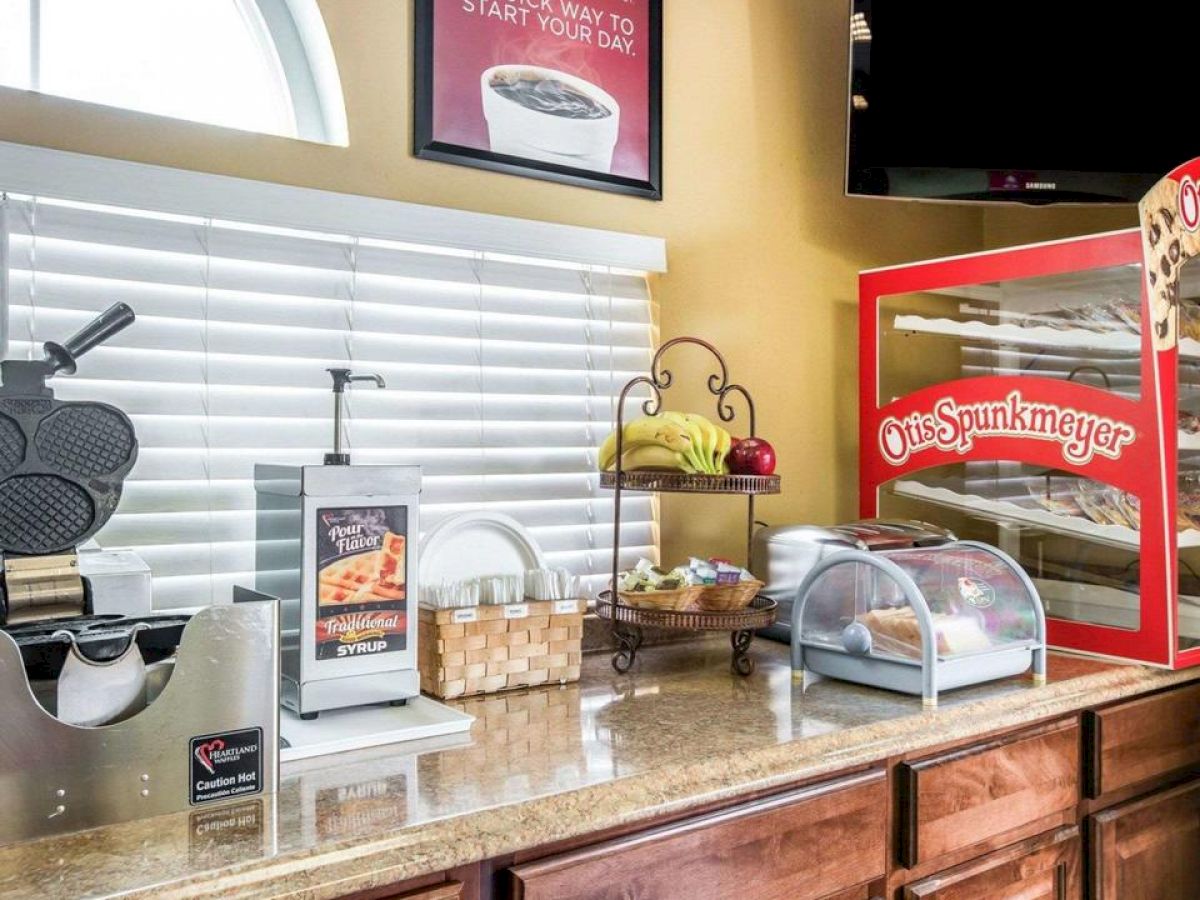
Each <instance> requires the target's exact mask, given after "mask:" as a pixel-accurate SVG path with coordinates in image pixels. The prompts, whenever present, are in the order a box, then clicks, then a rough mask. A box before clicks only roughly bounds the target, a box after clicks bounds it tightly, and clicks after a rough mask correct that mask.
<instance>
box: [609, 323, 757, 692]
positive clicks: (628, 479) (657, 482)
mask: <svg viewBox="0 0 1200 900" xmlns="http://www.w3.org/2000/svg"><path fill="white" fill-rule="evenodd" d="M678 344H695V345H697V346H699V347H703V348H704V349H705V350H707V351H708V352H709V353H710V354H712V356H713V357H714V358H715V359H716V362H717V367H718V371H717V372H715V373H713V374H711V375H709V376H708V390H709V393H710V394H712V395H713V396H714V397H715V398H716V406H717V416H718V417H719V418H720V420H721V421H722V422H732V421H733V420H734V418H735V417H736V413H735V412H734V409H733V406H732V405H731V404H730V402H729V399H730V397H731V396H732V395H735V394H736V395H739V396H740V397H741V398H742V399H743V400H744V401H745V404H746V408H747V411H748V417H747V418H748V422H747V424H748V425H749V426H750V428H749V432H748V437H754V435H755V417H754V400H753V399H752V398H751V397H750V393H749V392H748V391H747V390H746V389H745V388H744V387H742V386H741V385H740V384H733V383H730V381H729V368H728V366H726V364H725V359H724V357H723V356H721V354H720V353H719V352H718V351H717V349H716V348H715V347H714V346H713V345H712V344H710V343H708V342H707V341H703V340H701V339H699V338H694V337H678V338H673V339H672V340H669V341H667V342H666V343H665V344H663V345H662V346H661V347H659V348H658V351H657V352H656V353H655V354H654V359H653V360H652V361H651V363H650V374H649V375H639V376H638V377H637V378H634V379H632V380H631V381H629V382H628V383H626V385H625V387H624V388H622V389H621V394H620V397H619V399H618V401H617V425H616V428H617V431H616V434H617V447H616V454H617V456H616V470H615V471H611V472H602V473H601V475H600V485H601V487H607V488H612V490H613V492H614V495H613V553H612V582H611V585H612V587H611V589H610V590H609V591H605V592H604V593H602V594H601V595H600V598H599V602H598V603H597V606H596V612H597V614H598V615H600V616H601V617H602V618H606V619H609V620H610V621H611V622H612V633H613V639H614V640H615V641H616V643H617V651H616V653H614V654H613V658H612V664H613V668H614V669H616V670H617V671H618V672H622V673H624V672H628V671H629V670H630V669H631V668H632V667H633V663H634V660H635V659H636V658H637V652H638V649H639V648H640V647H641V645H642V641H643V634H642V628H643V626H654V627H658V628H676V629H681V630H691V631H726V632H729V643H730V646H731V648H732V650H733V658H732V661H731V665H732V668H733V671H734V672H736V673H737V674H738V675H743V676H745V675H749V674H750V673H751V672H753V671H754V660H753V659H751V658H750V656H749V652H748V651H749V649H750V644H751V642H752V641H753V640H754V632H755V631H756V630H757V629H759V628H766V627H767V626H768V625H770V624H772V623H773V622H774V621H775V612H776V604H775V601H774V600H770V599H767V598H765V597H756V598H755V599H754V602H753V603H752V604H751V605H750V606H749V607H747V608H746V609H743V610H737V611H734V612H715V611H713V612H709V611H703V610H683V611H674V610H665V609H642V608H640V607H634V606H629V605H627V604H625V603H622V602H621V597H620V592H619V591H617V589H616V586H617V583H618V575H619V574H620V556H621V499H622V495H623V493H624V491H626V490H635V491H660V492H667V493H681V494H739V495H742V496H744V497H746V501H747V502H746V506H747V512H746V564H747V566H748V565H749V563H750V549H751V541H752V539H753V534H754V498H755V496H756V495H758V494H778V493H779V489H780V479H779V476H778V475H690V474H686V473H683V472H661V471H633V472H626V471H625V470H624V468H623V464H622V454H623V453H624V442H625V402H626V400H627V399H628V398H629V395H630V393H631V392H632V391H633V390H634V389H636V388H637V387H639V386H640V385H646V386H647V387H648V388H649V389H650V397H649V399H647V400H646V401H645V402H644V403H643V404H642V411H643V412H644V413H645V414H646V415H648V416H652V415H656V414H658V413H659V412H660V411H661V410H662V402H663V395H662V392H663V391H664V390H666V389H667V388H669V387H670V386H671V385H672V383H673V382H674V376H673V375H672V374H671V371H670V370H669V369H666V368H664V367H663V365H662V360H663V357H664V355H665V354H666V352H667V351H668V350H670V349H671V348H672V347H674V346H676V345H678Z"/></svg>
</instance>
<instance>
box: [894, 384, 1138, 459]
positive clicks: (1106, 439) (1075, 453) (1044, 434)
mask: <svg viewBox="0 0 1200 900" xmlns="http://www.w3.org/2000/svg"><path fill="white" fill-rule="evenodd" d="M987 437H1011V438H1029V439H1030V440H1039V441H1053V442H1055V443H1058V444H1060V445H1061V446H1062V455H1063V459H1065V460H1066V461H1067V462H1069V463H1071V464H1073V465H1084V464H1086V463H1089V462H1091V460H1092V458H1093V457H1094V456H1104V457H1107V458H1108V459H1120V458H1121V453H1122V452H1123V451H1124V449H1125V448H1126V447H1127V446H1129V445H1130V444H1132V443H1133V441H1134V439H1135V438H1136V437H1137V430H1136V429H1135V428H1134V427H1133V426H1132V425H1129V424H1128V423H1126V422H1122V421H1120V420H1117V419H1110V418H1108V417H1107V416H1100V415H1096V414H1095V413H1089V412H1084V411H1082V410H1077V409H1071V408H1070V407H1066V406H1059V405H1057V404H1055V403H1036V402H1033V401H1031V400H1026V399H1024V398H1023V397H1022V396H1021V392H1020V391H1013V392H1012V393H1011V394H1009V395H1008V396H1007V397H1005V398H1004V399H1003V400H986V401H983V402H981V403H964V404H961V405H960V404H958V403H957V402H956V401H955V400H954V398H953V397H943V398H942V399H940V400H938V401H937V402H936V403H934V404H933V410H932V411H931V412H915V413H911V414H909V415H907V416H905V417H904V418H902V419H900V418H896V417H895V416H888V417H887V418H886V419H884V420H883V422H882V423H880V426H879V451H880V453H882V454H883V458H884V459H885V460H887V462H888V463H889V464H890V465H893V466H899V465H902V464H903V463H904V462H905V461H906V460H907V459H908V458H909V457H910V456H912V455H913V454H914V453H919V452H921V451H922V450H929V449H931V448H935V447H936V448H937V449H938V450H942V451H944V452H946V453H959V454H965V453H968V452H969V451H970V450H971V448H972V447H974V446H975V441H976V440H977V439H978V438H987Z"/></svg>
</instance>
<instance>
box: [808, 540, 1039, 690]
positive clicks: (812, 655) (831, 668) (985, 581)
mask: <svg viewBox="0 0 1200 900" xmlns="http://www.w3.org/2000/svg"><path fill="white" fill-rule="evenodd" d="M791 631H792V669H793V670H794V671H795V672H797V673H800V672H806V671H807V672H816V673H818V674H821V675H826V676H829V677H832V678H840V679H842V680H844V681H854V682H858V683H859V684H868V685H871V686H872V687H881V688H887V689H889V690H894V691H903V692H904V693H908V694H920V695H921V696H922V698H923V699H924V701H925V704H926V705H930V706H932V705H935V704H936V703H937V697H938V691H939V690H950V689H953V688H959V687H965V686H966V685H970V684H978V683H979V682H982V681H991V680H993V679H996V678H1007V677H1009V676H1012V675H1018V674H1020V673H1021V672H1024V671H1025V670H1026V669H1028V668H1030V666H1031V665H1032V667H1033V674H1034V679H1035V680H1036V681H1038V682H1039V683H1044V682H1045V678H1046V620H1045V617H1044V615H1043V613H1042V604H1041V601H1040V600H1039V599H1038V595H1037V590H1036V589H1035V588H1034V586H1033V584H1032V583H1031V582H1030V580H1029V577H1028V576H1027V575H1026V574H1025V572H1024V571H1023V570H1022V569H1021V567H1020V566H1019V565H1017V564H1016V562H1014V561H1013V560H1012V558H1011V557H1009V556H1008V555H1007V554H1005V553H1002V552H1000V551H999V550H997V549H996V548H994V547H989V546H987V545H985V544H977V543H974V542H971V541H955V542H952V543H947V544H941V545H939V546H935V547H918V548H911V549H901V550H877V551H875V552H868V551H866V550H839V551H838V552H836V553H833V554H832V555H830V556H827V557H826V558H825V559H823V560H822V561H821V562H819V563H818V564H817V565H816V566H814V567H813V569H812V570H811V571H810V572H809V573H808V575H807V577H805V579H804V581H803V583H802V584H801V585H800V590H799V592H798V593H797V596H796V603H795V606H793V608H792V628H791Z"/></svg>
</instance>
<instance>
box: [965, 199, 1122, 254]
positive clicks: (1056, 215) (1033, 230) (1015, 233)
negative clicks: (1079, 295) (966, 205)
mask: <svg viewBox="0 0 1200 900" xmlns="http://www.w3.org/2000/svg"><path fill="white" fill-rule="evenodd" d="M1137 223H1138V218H1137V206H1136V205H1135V204H1132V203H1130V204H1126V205H1122V206H1052V207H1036V206H1035V207H1028V206H997V207H994V208H989V209H988V210H986V211H985V212H984V215H983V242H984V246H985V247H989V248H992V247H1012V246H1015V245H1017V244H1032V243H1034V242H1036V241H1053V240H1057V239H1058V238H1068V237H1078V236H1079V235H1084V234H1098V233H1100V232H1102V231H1116V230H1118V229H1121V228H1134V227H1136V225H1137Z"/></svg>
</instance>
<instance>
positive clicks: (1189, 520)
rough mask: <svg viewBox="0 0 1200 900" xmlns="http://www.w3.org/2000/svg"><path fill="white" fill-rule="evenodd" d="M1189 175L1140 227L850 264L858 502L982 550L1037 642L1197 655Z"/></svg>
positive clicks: (1123, 653)
mask: <svg viewBox="0 0 1200 900" xmlns="http://www.w3.org/2000/svg"><path fill="white" fill-rule="evenodd" d="M1197 177H1200V160H1198V161H1193V162H1192V163H1189V164H1187V165H1186V166H1183V167H1180V169H1178V170H1176V171H1175V172H1173V173H1171V175H1170V176H1168V177H1167V178H1166V179H1164V180H1163V181H1162V182H1161V183H1160V184H1159V185H1158V186H1157V187H1156V188H1155V189H1154V190H1153V191H1152V192H1151V193H1150V194H1148V195H1147V198H1146V199H1145V200H1144V201H1143V202H1142V204H1141V218H1142V225H1141V226H1140V227H1139V228H1134V229H1130V230H1127V231H1118V232H1111V233H1106V234H1099V235H1094V236H1089V237H1081V238H1077V239H1071V240H1065V241H1056V242H1051V243H1045V244H1038V245H1032V246H1025V247H1015V248H1011V249H1005V250H998V251H991V252H985V253H977V254H971V255H966V256H960V257H954V258H950V259H942V260H933V261H929V262H922V263H915V264H912V265H902V266H895V267H890V268H886V269H877V270H872V271H868V272H864V273H862V275H861V276H860V329H861V332H860V411H861V412H860V508H861V510H860V511H861V514H862V515H864V516H880V515H882V516H889V517H906V518H916V519H922V520H927V521H933V522H936V523H938V524H939V525H942V526H945V527H947V528H949V529H951V530H953V531H954V533H955V534H957V535H959V536H960V537H962V538H967V539H973V540H979V541H984V542H987V543H989V544H994V545H996V546H998V547H1000V548H1001V549H1002V550H1004V551H1005V552H1006V553H1008V554H1009V555H1011V556H1012V557H1013V558H1014V559H1016V560H1017V561H1018V562H1019V563H1020V565H1021V566H1023V567H1024V569H1025V570H1026V571H1027V572H1028V573H1029V575H1030V576H1031V578H1032V580H1033V583H1034V585H1035V586H1036V588H1037V590H1038V592H1039V593H1040V595H1041V597H1042V600H1043V602H1044V603H1045V608H1046V615H1047V619H1048V636H1049V642H1050V644H1051V645H1053V646H1058V647H1064V648H1069V649H1074V650H1078V651H1083V652H1088V653H1093V654H1099V655H1105V656H1116V657H1122V658H1127V659H1135V660H1139V661H1142V662H1146V663H1151V664H1157V665H1162V666H1170V667H1183V666H1190V665H1196V664H1198V663H1200V264H1194V263H1191V262H1189V260H1190V258H1191V257H1192V256H1193V255H1194V253H1195V252H1196V251H1197V249H1200V238H1198V236H1197V232H1196V230H1195V229H1196V227H1197V225H1198V224H1200V197H1198V191H1197V189H1196V186H1195V180H1194V179H1195V178H1197ZM1189 227H1190V228H1191V229H1192V230H1190V231H1189V230H1188V229H1189Z"/></svg>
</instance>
